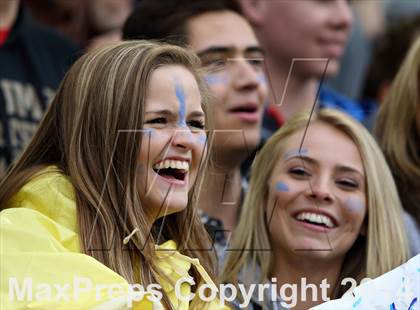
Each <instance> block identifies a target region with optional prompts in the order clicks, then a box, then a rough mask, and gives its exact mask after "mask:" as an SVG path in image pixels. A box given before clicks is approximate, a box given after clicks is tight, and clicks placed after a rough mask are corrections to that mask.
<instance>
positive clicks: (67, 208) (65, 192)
mask: <svg viewBox="0 0 420 310" xmlns="http://www.w3.org/2000/svg"><path fill="white" fill-rule="evenodd" d="M4 209H5V210H3V211H2V213H7V214H10V213H19V214H25V213H28V212H31V213H32V212H36V213H40V214H42V215H43V216H45V217H47V218H49V219H51V220H53V221H56V222H58V223H59V224H61V225H63V226H65V227H67V228H69V229H71V230H73V231H75V230H76V202H75V193H74V187H73V185H72V183H71V181H70V178H69V177H68V176H66V175H65V174H64V173H63V172H62V171H61V170H60V169H59V168H58V167H56V166H48V167H46V168H43V169H41V170H39V171H38V172H37V173H35V174H34V176H33V177H31V178H30V180H29V181H28V182H27V183H25V184H24V185H23V186H22V187H21V188H20V189H19V190H18V191H17V192H16V193H15V194H14V195H13V196H12V197H11V199H9V201H8V202H7V203H6V205H5V206H4Z"/></svg>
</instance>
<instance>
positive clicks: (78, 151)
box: [0, 41, 214, 307]
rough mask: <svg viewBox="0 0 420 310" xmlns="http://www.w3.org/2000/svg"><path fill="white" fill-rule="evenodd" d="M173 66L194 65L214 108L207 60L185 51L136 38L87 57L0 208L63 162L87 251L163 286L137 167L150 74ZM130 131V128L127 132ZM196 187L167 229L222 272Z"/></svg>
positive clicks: (131, 277) (135, 278)
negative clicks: (127, 242) (127, 243)
mask: <svg viewBox="0 0 420 310" xmlns="http://www.w3.org/2000/svg"><path fill="white" fill-rule="evenodd" d="M173 64H176V65H182V66H184V67H186V68H187V69H189V70H190V71H191V72H192V74H193V75H194V76H195V78H196V80H197V83H198V85H199V88H200V90H201V93H202V97H203V105H204V106H203V108H204V109H205V103H206V102H207V95H206V94H207V91H206V86H205V83H204V82H203V81H204V80H203V78H202V77H201V73H200V72H199V69H198V68H199V60H198V58H197V57H196V56H194V55H193V54H192V53H190V52H188V51H186V50H185V49H183V48H180V47H176V46H170V45H164V44H157V43H151V42H147V41H129V42H122V43H118V44H112V45H110V46H107V47H104V48H101V49H98V50H94V51H92V52H90V53H87V54H85V55H83V56H82V57H81V58H80V59H78V60H77V61H76V62H75V64H74V65H73V66H72V67H71V69H70V70H69V71H68V73H67V74H66V76H65V78H64V80H63V81H62V83H61V85H60V87H59V89H58V91H57V94H56V96H55V98H54V100H53V102H52V103H51V105H50V107H49V109H48V110H47V112H46V114H45V116H44V118H43V120H42V122H41V124H40V126H39V129H38V131H37V132H36V133H35V135H34V137H33V139H32V140H31V142H30V144H29V145H28V147H27V148H26V149H25V151H24V153H23V154H22V156H21V157H20V159H19V160H18V161H17V162H16V163H15V164H14V165H13V167H12V168H11V170H10V171H9V172H8V174H7V175H6V176H5V178H4V179H3V180H2V182H1V183H0V206H2V208H3V207H4V205H5V204H6V203H7V201H8V200H9V199H10V198H11V196H12V195H13V194H14V193H16V192H17V191H18V190H19V189H20V188H21V187H22V185H24V184H25V183H26V182H28V181H29V180H30V179H31V178H32V177H33V176H34V175H35V174H37V173H38V172H39V171H40V170H42V169H43V168H45V167H46V166H49V165H56V166H57V167H58V168H59V169H60V170H61V171H62V172H63V173H64V174H66V175H68V176H70V180H71V182H72V184H73V186H74V188H75V196H76V204H77V220H78V226H79V233H80V241H81V247H82V251H83V252H84V253H86V254H89V255H91V256H93V257H94V258H96V259H97V260H98V261H100V262H102V263H103V264H105V265H106V266H108V267H109V268H111V269H112V270H114V271H115V272H117V273H119V274H120V275H121V276H123V277H124V278H125V279H126V280H127V281H128V282H129V283H138V282H139V281H140V283H142V284H144V285H148V284H150V283H156V282H157V278H158V277H159V276H161V275H162V274H161V272H160V271H159V270H158V268H157V267H156V266H155V265H154V264H153V259H154V246H155V243H156V242H157V240H156V236H157V232H156V230H157V229H152V232H151V233H150V224H148V223H147V221H146V218H147V216H146V213H145V210H144V209H143V208H142V207H140V206H141V202H140V197H139V193H138V189H137V185H136V184H138V182H137V179H138V178H140V177H142V176H141V174H140V173H139V172H138V171H139V169H138V154H139V153H140V146H141V135H139V134H138V132H136V130H140V129H142V128H143V115H144V106H145V100H146V98H147V89H148V85H149V81H150V77H151V74H152V73H153V71H154V70H155V69H157V68H158V67H160V66H164V65H173ZM121 130H124V131H125V132H124V134H119V132H120V131H121ZM115 150H118V151H115ZM202 164H203V162H202ZM200 169H203V167H202V166H201V167H200ZM198 182H200V176H198V178H197V180H196V184H197V183H198ZM196 184H195V185H194V186H193V188H192V190H191V191H190V194H189V196H190V197H189V198H190V199H189V204H188V206H187V208H186V209H184V210H183V211H181V212H178V213H175V214H171V215H168V216H166V217H165V222H164V226H163V232H162V234H163V239H164V240H168V239H172V240H174V241H175V242H176V243H177V244H178V245H182V247H181V248H180V249H179V250H180V251H181V252H182V253H184V254H186V255H188V256H190V257H195V258H199V260H200V262H201V264H202V265H203V266H204V268H205V269H206V270H207V271H208V272H209V274H210V275H213V273H214V260H213V257H212V256H211V254H212V253H210V252H209V251H205V250H203V249H209V248H211V243H210V239H209V238H208V237H207V236H208V235H207V233H206V231H205V229H204V227H203V225H202V224H201V222H200V220H199V218H198V217H197V215H196V214H195V211H194V210H193V205H194V203H195V200H196V197H195V196H196V194H194V188H195V187H196ZM96 219H97V220H96ZM93 224H95V225H93ZM147 227H149V229H147ZM136 228H138V229H139V230H140V231H138V232H137V233H136V234H135V235H134V236H133V238H132V239H131V242H133V244H134V245H135V249H134V250H130V251H126V250H123V247H124V246H123V239H124V237H125V236H127V235H128V234H130V232H132V231H133V230H134V229H136ZM187 237H188V238H187ZM160 241H162V240H160ZM108 245H112V246H108ZM95 249H96V250H95ZM97 249H104V250H97ZM193 277H194V278H195V281H196V283H200V282H202V280H203V279H201V276H200V275H199V273H198V272H195V271H193ZM163 293H164V292H163ZM168 300H169V299H168V297H167V296H166V295H165V294H164V299H163V301H164V303H165V305H166V306H167V307H170V305H169V301H168Z"/></svg>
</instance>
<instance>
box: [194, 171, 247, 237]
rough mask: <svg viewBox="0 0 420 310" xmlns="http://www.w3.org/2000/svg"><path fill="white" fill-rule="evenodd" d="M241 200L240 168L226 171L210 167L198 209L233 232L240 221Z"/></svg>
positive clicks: (202, 188)
mask: <svg viewBox="0 0 420 310" xmlns="http://www.w3.org/2000/svg"><path fill="white" fill-rule="evenodd" d="M240 198H241V171H240V167H234V168H232V169H226V168H218V167H214V166H209V168H208V172H207V173H206V178H205V181H204V182H203V186H202V187H201V191H200V195H199V199H198V207H199V208H200V209H201V210H203V211H204V212H205V213H206V214H207V215H208V216H210V217H213V218H217V219H219V220H221V221H222V223H223V228H224V229H225V230H227V231H230V232H233V230H234V229H235V227H236V224H237V221H238V213H239V207H240V203H241V202H240Z"/></svg>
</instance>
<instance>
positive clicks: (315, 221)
mask: <svg viewBox="0 0 420 310" xmlns="http://www.w3.org/2000/svg"><path fill="white" fill-rule="evenodd" d="M294 219H295V220H296V221H298V222H300V223H302V224H303V225H304V226H305V227H307V228H310V229H313V230H316V231H321V232H327V231H330V230H332V229H334V228H336V227H337V224H336V221H335V219H333V218H332V217H330V216H328V215H326V214H320V213H315V212H308V211H306V212H299V213H298V214H295V216H294Z"/></svg>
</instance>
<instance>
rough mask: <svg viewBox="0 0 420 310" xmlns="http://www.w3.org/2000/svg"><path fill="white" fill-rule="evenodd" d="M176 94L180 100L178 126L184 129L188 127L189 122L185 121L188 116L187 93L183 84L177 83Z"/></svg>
mask: <svg viewBox="0 0 420 310" xmlns="http://www.w3.org/2000/svg"><path fill="white" fill-rule="evenodd" d="M175 94H176V98H177V99H178V102H179V110H178V115H179V116H178V117H179V119H178V125H180V126H182V127H187V121H186V119H185V114H186V104H185V92H184V88H183V87H182V85H181V83H179V82H178V81H177V82H175Z"/></svg>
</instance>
